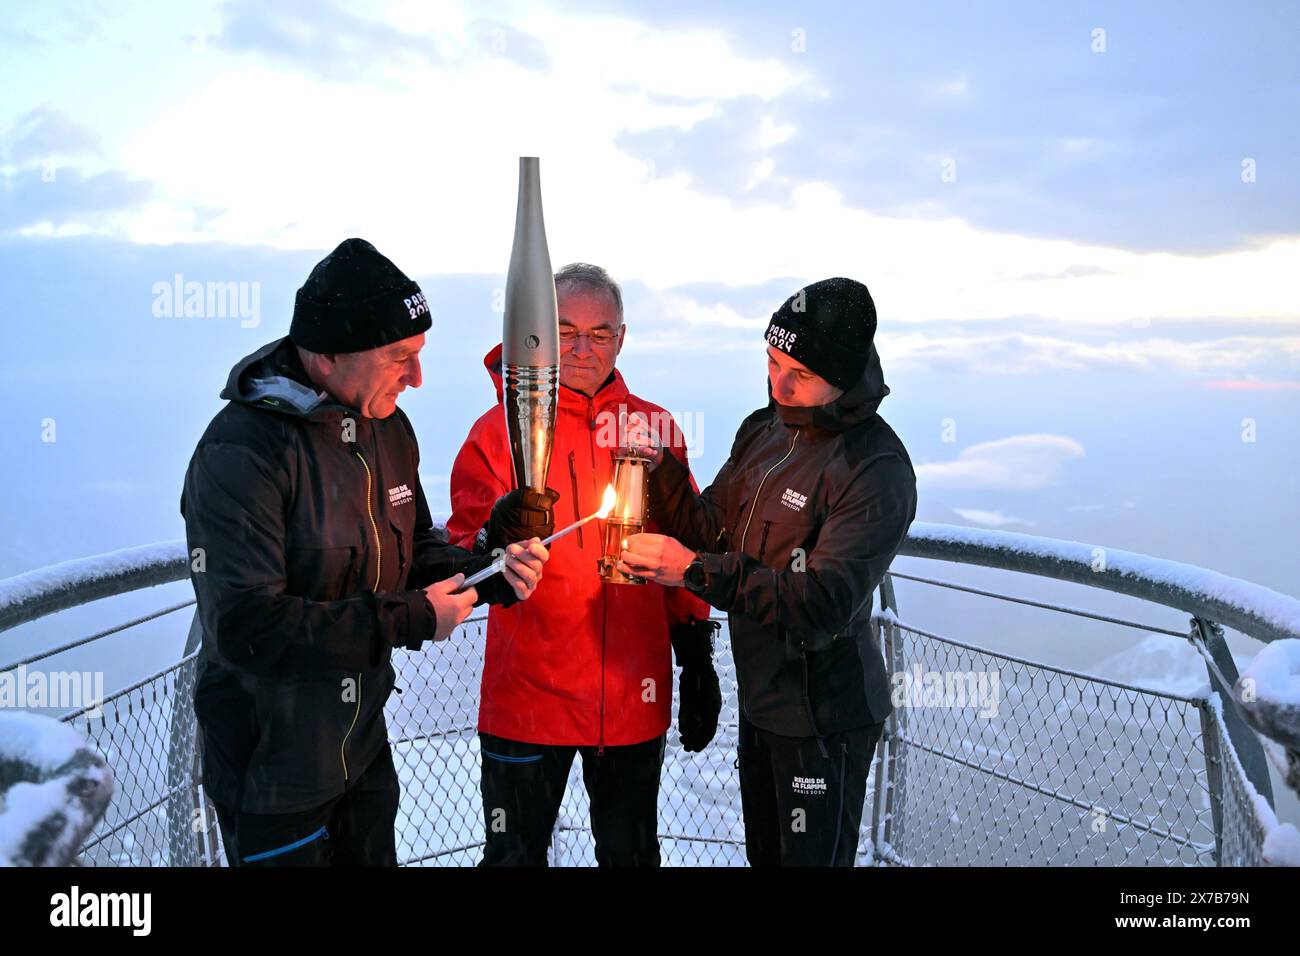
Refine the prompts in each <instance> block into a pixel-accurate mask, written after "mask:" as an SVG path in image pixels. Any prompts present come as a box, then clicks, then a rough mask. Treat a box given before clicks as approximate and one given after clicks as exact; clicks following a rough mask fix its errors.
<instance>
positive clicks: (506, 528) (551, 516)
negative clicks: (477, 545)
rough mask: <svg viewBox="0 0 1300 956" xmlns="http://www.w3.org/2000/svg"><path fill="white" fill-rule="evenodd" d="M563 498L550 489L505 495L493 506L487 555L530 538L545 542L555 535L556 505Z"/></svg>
mask: <svg viewBox="0 0 1300 956" xmlns="http://www.w3.org/2000/svg"><path fill="white" fill-rule="evenodd" d="M559 500H560V494H559V492H557V491H554V490H552V489H550V488H547V489H546V491H545V492H544V493H543V492H537V491H533V489H531V488H516V489H515V490H514V491H512V492H510V493H509V494H507V495H502V496H501V497H500V498H498V499H497V500H496V504H494V505H493V506H492V513H491V514H490V515H489V516H488V523H487V526H486V527H485V528H484V530H485V531H486V532H487V535H486V536H485V538H484V547H483V550H484V551H493V550H495V549H497V548H501V549H502V550H504V549H505V547H506V545H509V544H514V543H515V542H516V541H526V540H527V539H529V538H546V537H549V536H550V535H551V534H552V533H554V531H555V502H557V501H559Z"/></svg>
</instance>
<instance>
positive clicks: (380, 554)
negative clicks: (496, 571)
mask: <svg viewBox="0 0 1300 956" xmlns="http://www.w3.org/2000/svg"><path fill="white" fill-rule="evenodd" d="M354 454H355V455H356V456H357V458H358V459H360V461H361V467H362V468H364V469H365V470H366V516H367V517H369V518H370V529H371V530H372V531H374V533H375V586H374V588H373V590H375V591H378V590H379V579H380V571H381V570H382V568H383V561H384V546H383V543H382V542H381V541H380V539H379V525H377V524H376V523H375V512H374V506H373V504H372V500H373V496H372V494H371V486H372V484H373V482H372V480H371V477H370V466H369V465H368V464H366V459H365V458H364V457H362V455H361V452H359V451H358V452H354ZM360 716H361V673H360V672H358V673H357V709H356V710H355V711H354V712H353V714H352V723H351V724H350V725H349V726H348V732H347V733H346V734H344V735H343V742H342V743H341V744H339V759H340V760H341V761H342V762H343V782H344V783H345V784H346V783H347V782H348V756H347V746H348V738H349V737H351V736H352V730H353V728H355V727H356V725H357V718H359V717H360Z"/></svg>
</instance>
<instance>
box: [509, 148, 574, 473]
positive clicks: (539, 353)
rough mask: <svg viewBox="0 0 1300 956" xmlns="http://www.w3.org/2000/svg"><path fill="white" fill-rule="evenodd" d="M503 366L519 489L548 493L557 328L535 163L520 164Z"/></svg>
mask: <svg viewBox="0 0 1300 956" xmlns="http://www.w3.org/2000/svg"><path fill="white" fill-rule="evenodd" d="M501 361H502V364H503V366H504V371H505V410H506V433H507V434H508V435H509V436H510V458H511V460H512V461H513V463H514V471H515V487H517V488H532V489H533V490H534V491H537V492H545V491H546V475H547V472H548V471H549V470H550V466H551V443H552V438H553V436H554V434H555V409H556V400H557V398H558V392H559V387H560V328H559V322H558V319H557V317H556V308H555V277H554V275H553V273H552V272H551V254H550V252H549V251H548V250H547V248H546V224H545V223H544V222H543V220H542V184H541V174H540V171H539V169H538V160H537V157H535V156H521V157H520V158H519V203H518V206H517V207H516V208H515V242H514V246H513V248H512V249H511V250H510V270H509V271H508V272H507V273H506V301H505V322H504V324H503V328H502V332H501Z"/></svg>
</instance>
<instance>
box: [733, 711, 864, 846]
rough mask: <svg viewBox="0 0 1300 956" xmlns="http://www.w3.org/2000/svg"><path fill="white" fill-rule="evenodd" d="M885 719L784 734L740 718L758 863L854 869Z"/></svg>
mask: <svg viewBox="0 0 1300 956" xmlns="http://www.w3.org/2000/svg"><path fill="white" fill-rule="evenodd" d="M884 726H885V725H884V724H883V723H880V724H869V725H868V726H866V727H859V728H857V729H854V730H846V731H844V732H842V733H838V734H828V735H827V736H825V737H823V738H822V746H824V747H825V751H826V752H825V754H823V753H822V746H819V745H818V740H817V738H816V737H782V736H780V735H779V734H773V733H768V732H767V731H765V730H760V729H759V728H757V727H755V726H754V725H753V724H751V723H750V722H749V721H748V720H746V719H745V717H744V715H743V714H742V715H741V718H740V735H739V741H738V747H737V749H738V751H739V761H738V763H739V769H740V802H741V808H742V810H743V812H744V815H745V855H746V856H747V857H748V858H749V864H750V866H853V864H854V861H855V859H856V856H857V848H858V828H859V826H860V825H861V823H862V804H863V801H864V800H865V799H866V794H867V774H868V772H869V771H870V770H871V758H872V754H873V753H874V751H875V748H876V744H877V742H878V741H879V740H880V734H881V732H882V731H883V730H884Z"/></svg>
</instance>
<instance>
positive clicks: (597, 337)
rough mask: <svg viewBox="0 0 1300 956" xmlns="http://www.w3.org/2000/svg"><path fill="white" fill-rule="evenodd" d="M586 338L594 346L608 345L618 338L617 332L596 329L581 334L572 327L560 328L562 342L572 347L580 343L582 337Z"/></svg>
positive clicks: (563, 326) (564, 326)
mask: <svg viewBox="0 0 1300 956" xmlns="http://www.w3.org/2000/svg"><path fill="white" fill-rule="evenodd" d="M584 335H585V336H586V337H587V338H588V339H590V340H591V344H592V345H608V344H609V343H610V342H613V341H614V340H615V339H616V338H618V333H617V332H610V331H607V330H606V329H594V330H592V331H590V332H579V331H578V330H577V329H575V328H574V327H573V326H571V325H562V326H560V341H561V342H564V343H565V344H568V345H572V344H573V343H574V342H576V341H578V339H579V338H580V337H581V336H584Z"/></svg>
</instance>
